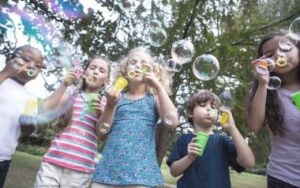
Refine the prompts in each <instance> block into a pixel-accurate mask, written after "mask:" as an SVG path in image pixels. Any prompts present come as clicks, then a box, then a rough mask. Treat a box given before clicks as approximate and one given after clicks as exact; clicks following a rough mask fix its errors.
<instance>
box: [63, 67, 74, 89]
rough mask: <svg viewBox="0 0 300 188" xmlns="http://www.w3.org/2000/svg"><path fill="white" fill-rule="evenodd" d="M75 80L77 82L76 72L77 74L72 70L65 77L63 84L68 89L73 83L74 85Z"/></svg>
mask: <svg viewBox="0 0 300 188" xmlns="http://www.w3.org/2000/svg"><path fill="white" fill-rule="evenodd" d="M75 80H76V72H75V70H71V71H69V72H68V73H67V75H66V76H65V78H64V82H63V84H64V85H65V86H66V87H68V86H70V85H72V83H74V81H75Z"/></svg>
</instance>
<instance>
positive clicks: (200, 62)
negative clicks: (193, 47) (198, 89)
mask: <svg viewBox="0 0 300 188" xmlns="http://www.w3.org/2000/svg"><path fill="white" fill-rule="evenodd" d="M219 70H220V65H219V61H218V59H217V58H216V57H215V56H213V55H211V54H204V55H201V56H199V57H197V58H196V60H195V61H194V63H193V73H194V75H195V76H196V78H198V79H200V80H204V81H207V80H211V79H213V78H215V77H216V76H217V75H218V73H219Z"/></svg>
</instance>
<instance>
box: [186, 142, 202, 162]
mask: <svg viewBox="0 0 300 188" xmlns="http://www.w3.org/2000/svg"><path fill="white" fill-rule="evenodd" d="M196 140H197V138H196V137H195V138H193V139H192V140H191V142H190V143H189V145H188V147H187V150H188V154H187V155H188V158H189V159H191V160H195V159H196V157H197V156H198V155H199V154H200V152H201V147H200V145H199V144H197V143H196Z"/></svg>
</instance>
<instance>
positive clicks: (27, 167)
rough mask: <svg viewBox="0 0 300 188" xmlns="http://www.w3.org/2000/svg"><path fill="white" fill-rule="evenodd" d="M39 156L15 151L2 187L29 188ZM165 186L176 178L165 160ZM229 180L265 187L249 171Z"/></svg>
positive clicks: (241, 187)
mask: <svg viewBox="0 0 300 188" xmlns="http://www.w3.org/2000/svg"><path fill="white" fill-rule="evenodd" d="M40 159H41V158H40V157H37V156H33V155H30V154H27V153H23V152H16V154H15V155H14V157H13V160H12V161H13V162H12V164H11V168H10V171H9V173H8V177H7V179H6V183H5V185H4V188H30V187H33V182H34V179H35V176H36V173H37V171H38V169H39V166H40ZM161 170H162V173H163V175H164V178H165V181H166V183H167V186H166V187H175V186H172V185H175V184H176V179H175V178H173V177H172V176H171V175H170V173H169V168H168V167H167V165H166V164H165V161H164V163H163V165H162V167H161ZM231 181H232V185H233V186H232V187H233V188H253V187H255V188H265V187H266V177H265V176H259V175H254V174H249V173H241V174H238V173H236V172H231Z"/></svg>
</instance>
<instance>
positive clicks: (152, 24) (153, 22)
mask: <svg viewBox="0 0 300 188" xmlns="http://www.w3.org/2000/svg"><path fill="white" fill-rule="evenodd" d="M149 28H150V29H152V30H156V29H162V25H161V23H160V21H159V20H156V19H153V20H152V19H151V20H150V21H149Z"/></svg>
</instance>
